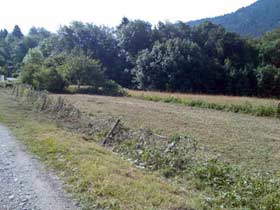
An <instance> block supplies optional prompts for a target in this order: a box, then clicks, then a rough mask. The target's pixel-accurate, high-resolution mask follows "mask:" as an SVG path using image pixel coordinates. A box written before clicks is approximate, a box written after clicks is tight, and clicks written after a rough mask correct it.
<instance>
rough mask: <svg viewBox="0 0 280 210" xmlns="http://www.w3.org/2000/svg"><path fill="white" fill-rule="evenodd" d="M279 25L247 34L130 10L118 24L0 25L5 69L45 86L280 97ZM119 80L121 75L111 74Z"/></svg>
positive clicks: (2, 67) (0, 69)
mask: <svg viewBox="0 0 280 210" xmlns="http://www.w3.org/2000/svg"><path fill="white" fill-rule="evenodd" d="M279 34H280V32H279V30H275V31H273V32H270V33H267V34H265V35H264V36H262V37H260V38H258V39H246V38H242V37H240V36H239V35H238V34H235V33H232V32H228V31H226V30H225V28H223V27H222V26H221V25H215V24H213V23H210V22H204V23H202V24H200V25H198V26H195V27H189V26H187V25H186V24H184V23H183V22H176V23H170V22H165V23H164V22H159V23H158V24H157V25H156V26H152V25H151V24H150V23H148V22H145V21H142V20H129V19H127V18H123V19H122V21H121V23H120V24H119V25H118V26H117V27H116V28H109V27H105V26H97V25H94V24H92V23H82V22H78V21H75V22H73V23H71V24H70V25H67V26H62V27H61V28H60V29H59V30H58V32H57V33H50V32H49V31H47V30H46V29H44V28H34V27H33V28H31V29H30V31H29V33H28V34H27V35H23V34H22V33H21V30H20V28H19V26H15V28H14V30H13V31H12V32H11V33H9V32H8V31H7V30H6V29H2V30H0V74H4V75H6V76H12V75H13V76H17V75H19V76H20V78H21V79H22V81H23V82H26V83H29V84H32V85H33V86H34V87H36V88H39V89H48V90H50V91H63V89H64V88H65V87H67V86H68V85H77V86H79V87H80V86H81V85H88V86H91V87H94V88H95V89H96V90H101V89H103V90H105V89H108V87H109V86H110V87H112V86H114V87H117V86H116V83H117V84H120V85H122V86H123V87H127V88H139V89H144V90H160V91H173V92H176V91H177V92H191V93H210V94H228V95H248V96H262V97H265V96H269V97H279V96H280V92H279V71H280V70H279V69H280V59H279V58H280V36H279ZM112 81H114V82H112Z"/></svg>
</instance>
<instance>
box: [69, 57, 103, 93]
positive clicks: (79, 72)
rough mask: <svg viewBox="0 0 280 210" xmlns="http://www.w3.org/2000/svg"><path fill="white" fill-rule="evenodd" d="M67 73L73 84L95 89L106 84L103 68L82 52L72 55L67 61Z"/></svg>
mask: <svg viewBox="0 0 280 210" xmlns="http://www.w3.org/2000/svg"><path fill="white" fill-rule="evenodd" d="M65 70H66V72H65V74H66V75H67V77H68V80H69V81H70V83H71V84H76V85H77V86H78V89H80V87H81V85H90V86H93V87H95V88H98V87H99V86H102V85H103V84H104V82H105V77H104V72H103V68H102V66H101V64H100V62H99V61H97V60H93V59H91V58H90V57H88V56H86V55H84V54H83V53H82V52H75V53H74V54H71V55H70V56H69V57H68V58H67V60H66V69H65Z"/></svg>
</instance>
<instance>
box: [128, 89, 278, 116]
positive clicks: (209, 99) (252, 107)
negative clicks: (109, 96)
mask: <svg viewBox="0 0 280 210" xmlns="http://www.w3.org/2000/svg"><path fill="white" fill-rule="evenodd" d="M129 96H130V97H134V98H138V99H144V100H148V101H155V102H165V103H174V104H181V105H185V106H190V107H199V108H205V109H214V110H218V111H226V112H234V113H243V114H250V115H255V116H263V117H279V116H280V110H279V108H278V106H277V101H276V100H273V99H271V100H270V99H257V98H248V97H226V96H206V95H201V96H199V95H187V94H186V95H184V94H168V93H156V92H143V91H129Z"/></svg>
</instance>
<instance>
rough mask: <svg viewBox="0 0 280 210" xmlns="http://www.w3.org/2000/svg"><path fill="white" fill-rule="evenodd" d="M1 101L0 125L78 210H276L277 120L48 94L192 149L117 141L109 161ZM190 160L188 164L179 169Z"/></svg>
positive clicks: (279, 199)
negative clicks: (55, 177)
mask: <svg viewBox="0 0 280 210" xmlns="http://www.w3.org/2000/svg"><path fill="white" fill-rule="evenodd" d="M0 96H1V97H0V110H1V111H2V110H3V112H1V114H0V122H1V123H4V124H6V125H8V126H9V127H10V128H11V129H12V131H13V132H14V133H15V134H16V136H17V137H18V139H21V140H23V142H24V143H25V144H26V145H27V146H28V148H29V149H30V151H32V152H33V153H35V154H36V155H37V156H38V157H39V158H40V159H41V160H42V161H45V163H46V164H47V165H48V166H49V167H51V168H53V169H55V170H56V171H57V172H58V173H59V174H60V176H61V177H63V180H64V181H65V183H66V184H67V186H68V187H67V188H68V189H69V191H71V192H72V193H74V194H75V195H76V197H78V198H80V199H81V201H83V203H84V205H85V207H84V209H116V210H117V209H118V210H119V209H131V210H132V209H136V210H137V209H149V210H150V209H151V210H152V209H153V210H154V209H160V210H190V209H195V210H200V209H203V210H218V209H226V210H229V209H234V210H237V209H238V210H243V209H250V210H251V209H252V210H259V209H263V210H278V209H280V190H279V189H280V179H279V160H280V155H279V149H280V144H279V143H280V138H279V137H280V128H279V121H280V120H279V119H277V118H271V117H256V116H251V115H247V114H240V113H233V112H221V111H216V110H211V109H203V108H196V107H188V106H185V105H182V104H175V103H174V104H173V103H164V102H153V101H146V100H140V99H135V98H132V97H106V96H93V95H92V96H90V95H78V94H77V95H52V98H54V99H55V98H58V97H59V96H60V97H64V98H66V100H67V101H68V102H69V103H72V104H74V106H76V107H78V108H79V109H80V110H81V111H82V112H83V113H84V114H86V115H89V116H91V117H93V118H95V119H99V120H105V121H107V120H110V119H112V117H113V118H119V117H120V118H121V121H122V122H123V123H124V124H125V126H126V127H129V128H134V129H141V128H145V129H151V130H153V131H155V132H156V133H157V134H160V135H164V136H166V137H167V138H168V139H170V140H172V138H174V136H176V135H178V134H179V135H182V136H185V135H186V136H188V137H190V138H191V139H196V141H197V143H198V145H197V151H196V152H195V153H189V154H186V155H185V154H184V153H182V151H183V152H184V151H187V150H184V149H183V150H180V149H181V148H184V144H186V145H187V143H188V142H184V141H183V142H180V146H178V147H180V148H177V149H176V150H174V151H173V152H171V153H165V151H163V150H161V149H160V148H158V147H154V146H153V144H147V143H148V142H144V144H142V147H141V148H140V147H139V146H140V144H137V141H139V140H137V139H124V142H121V143H120V145H119V146H117V147H116V148H119V149H120V151H119V150H117V151H118V152H119V153H120V154H116V153H112V152H110V151H109V150H107V149H105V148H103V147H102V146H100V144H98V142H101V140H102V139H94V140H90V141H88V140H85V139H84V138H83V135H82V134H81V133H79V132H77V130H72V131H71V130H69V129H65V128H63V126H62V127H61V124H59V122H56V121H53V120H50V118H48V115H47V114H44V113H35V112H34V111H31V110H30V109H26V106H23V105H21V104H20V103H17V102H15V101H14V100H11V97H9V96H7V95H6V94H1V92H0ZM56 123H58V124H56ZM96 138H98V137H96ZM185 140H187V139H185ZM140 141H142V140H140ZM158 144H159V145H161V144H164V142H158ZM122 149H123V152H124V153H122V152H121V150H122ZM163 149H164V150H166V148H165V147H163ZM140 150H141V151H140ZM187 153H188V152H187ZM178 154H179V155H178ZM189 155H192V156H193V158H194V159H193V160H192V161H191V162H187V163H186V162H184V161H188V160H189V157H187V156H189ZM121 157H123V158H124V159H127V160H128V159H130V160H129V161H125V160H123V158H121ZM135 158H136V159H135ZM134 160H141V161H142V160H144V161H145V160H148V161H151V162H150V164H151V165H150V166H158V167H159V168H158V169H156V170H151V169H149V167H147V168H146V169H142V170H140V169H138V168H136V167H135V166H133V164H132V163H131V162H132V161H133V162H134ZM154 161H156V162H154ZM166 161H167V162H166ZM178 163H179V165H177V166H176V164H178ZM166 164H171V165H166ZM174 164H175V165H174ZM180 164H184V166H185V167H183V168H181V167H180ZM147 166H148V165H147ZM180 168H181V169H180ZM161 169H163V170H161ZM172 169H179V170H178V171H173V170H172ZM166 172H168V174H167V173H166ZM170 172H173V173H171V174H170ZM164 177H165V178H164Z"/></svg>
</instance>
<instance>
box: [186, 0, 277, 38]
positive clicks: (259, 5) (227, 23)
mask: <svg viewBox="0 0 280 210" xmlns="http://www.w3.org/2000/svg"><path fill="white" fill-rule="evenodd" d="M279 11H280V1H279V0H258V1H257V2H256V3H254V4H252V5H250V6H248V7H245V8H241V9H239V10H237V11H236V12H234V13H231V14H227V15H223V16H219V17H214V18H206V19H202V20H196V21H191V22H189V23H188V24H190V25H199V24H201V23H202V22H204V21H210V22H213V23H215V24H221V25H223V26H224V27H225V28H226V29H227V30H228V31H231V32H235V33H238V34H241V35H243V36H250V37H258V36H261V35H263V34H264V33H265V32H267V31H271V30H273V29H275V28H277V27H279V26H280V22H279V20H280V12H279Z"/></svg>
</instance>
